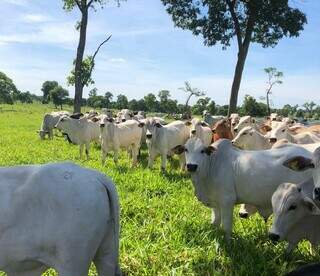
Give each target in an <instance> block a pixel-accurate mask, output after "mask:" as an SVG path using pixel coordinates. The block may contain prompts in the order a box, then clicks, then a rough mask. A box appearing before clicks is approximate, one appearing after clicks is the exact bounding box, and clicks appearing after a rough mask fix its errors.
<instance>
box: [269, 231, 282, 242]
mask: <svg viewBox="0 0 320 276" xmlns="http://www.w3.org/2000/svg"><path fill="white" fill-rule="evenodd" d="M269 239H270V240H272V241H273V242H277V241H279V239H280V236H279V235H278V234H275V233H269Z"/></svg>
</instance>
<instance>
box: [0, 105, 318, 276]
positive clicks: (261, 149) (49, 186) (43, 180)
mask: <svg viewBox="0 0 320 276" xmlns="http://www.w3.org/2000/svg"><path fill="white" fill-rule="evenodd" d="M55 128H56V129H58V130H60V131H61V132H62V134H63V135H64V136H65V137H66V140H67V141H69V142H70V143H73V144H76V145H79V147H80V158H82V155H83V150H84V147H85V151H86V156H87V158H89V150H90V144H91V143H93V142H95V143H99V144H100V145H101V160H102V164H104V163H105V159H106V157H107V154H108V153H109V152H113V158H114V162H115V163H116V164H117V162H118V158H119V151H120V149H124V150H126V151H127V152H128V154H129V156H130V158H132V166H133V167H135V166H136V165H137V162H138V156H139V152H140V147H141V146H142V145H144V144H145V145H146V147H147V150H148V167H150V168H152V166H153V163H154V160H155V158H156V157H157V156H160V157H161V169H162V170H166V163H167V158H168V157H171V156H173V155H178V156H179V161H180V168H181V170H185V169H186V170H187V171H188V172H189V173H190V175H191V179H192V183H193V186H194V190H195V195H196V197H197V198H198V200H199V201H200V202H202V203H203V204H204V205H205V206H207V207H209V208H211V209H212V223H213V224H214V225H215V226H221V227H222V229H223V230H224V232H225V235H226V239H227V240H228V239H230V236H231V233H232V225H233V210H234V207H235V206H236V205H238V204H241V207H240V211H239V215H240V217H242V218H248V217H249V216H250V215H252V214H254V213H255V212H258V213H259V214H260V215H261V216H262V217H263V218H264V219H265V221H267V220H268V218H269V217H270V215H271V214H273V223H272V227H271V229H270V232H269V237H270V239H271V240H272V241H274V242H277V241H282V240H285V241H287V242H288V247H287V252H288V253H289V252H291V251H292V250H293V249H294V248H295V247H296V246H297V244H298V243H299V242H300V241H301V240H303V239H306V240H308V241H310V243H311V245H312V247H315V246H317V245H318V244H319V243H320V209H319V206H320V125H313V126H309V127H308V126H305V125H303V124H300V123H296V122H295V121H294V120H292V119H290V118H282V117H281V116H279V115H277V114H271V116H270V117H268V118H266V119H265V120H264V121H260V122H257V121H256V120H255V119H254V118H252V117H251V116H244V117H240V116H239V115H238V114H231V116H230V117H229V118H224V117H221V116H212V115H210V114H208V112H205V113H204V114H203V118H202V120H201V119H198V118H193V119H192V120H186V121H173V122H170V123H167V122H166V121H165V120H163V119H162V118H160V117H146V116H145V114H144V112H138V113H137V114H134V113H132V112H131V111H129V110H127V109H124V110H121V111H120V112H119V113H118V114H117V115H116V116H115V117H113V114H112V113H111V112H110V111H108V110H102V112H101V114H98V113H97V112H95V111H90V112H88V113H86V114H82V113H81V114H72V115H71V114H69V113H68V112H53V113H50V114H45V116H44V118H43V122H42V125H41V128H40V131H39V135H40V138H41V139H45V137H46V135H48V137H49V138H50V139H52V138H53V130H54V129H55ZM0 174H1V175H2V176H3V177H2V178H1V179H0V184H1V185H0V195H1V200H0V206H1V207H3V208H0V222H1V223H0V233H1V235H0V248H2V249H5V250H4V251H3V250H0V269H1V270H4V271H6V272H7V273H8V275H10V274H12V275H39V274H41V272H43V271H45V270H46V269H47V268H48V267H53V268H55V269H56V270H57V271H58V272H59V274H60V275H71V276H73V275H80V276H81V275H87V273H88V269H89V266H90V263H91V261H93V262H94V263H95V265H96V267H97V270H98V273H99V275H119V274H120V268H119V264H118V257H119V201H118V196H117V192H116V189H115V186H114V184H113V182H112V181H111V180H110V179H108V178H106V177H105V176H104V175H103V174H101V173H99V172H97V171H93V170H89V169H85V168H82V167H80V166H77V165H74V164H72V163H55V164H46V165H33V166H18V167H10V168H1V169H0ZM92 214H94V216H93V215H92ZM57 222H59V223H58V225H59V227H58V228H57V226H56V225H55V224H57ZM19 227H20V228H21V229H25V230H24V233H23V235H19V234H17V233H18V229H19Z"/></svg>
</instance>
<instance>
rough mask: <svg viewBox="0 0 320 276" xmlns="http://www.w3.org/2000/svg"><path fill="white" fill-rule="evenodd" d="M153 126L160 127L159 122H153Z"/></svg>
mask: <svg viewBox="0 0 320 276" xmlns="http://www.w3.org/2000/svg"><path fill="white" fill-rule="evenodd" d="M154 126H156V127H159V128H160V127H162V125H161V124H160V123H155V124H154Z"/></svg>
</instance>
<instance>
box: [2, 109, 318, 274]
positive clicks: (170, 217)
mask: <svg viewBox="0 0 320 276" xmlns="http://www.w3.org/2000/svg"><path fill="white" fill-rule="evenodd" d="M51 110H52V107H51V106H47V105H36V104H33V105H14V106H12V107H11V106H10V107H8V106H3V108H2V112H0V165H1V166H13V165H18V164H34V163H47V162H56V161H64V160H71V161H73V162H75V163H78V164H80V165H82V166H84V167H90V168H94V169H97V170H99V171H102V172H104V173H105V174H107V175H109V176H110V177H111V178H112V179H113V181H114V182H115V183H116V187H117V190H118V193H119V196H120V204H121V243H120V244H121V252H120V264H121V268H122V271H123V272H124V275H162V276H164V275H251V276H252V275H283V274H284V273H285V272H288V271H290V270H292V269H294V268H296V267H297V266H300V265H302V264H305V263H308V262H315V261H316V260H318V259H319V255H316V256H312V255H310V253H309V244H308V243H303V244H300V246H299V248H298V249H296V250H295V251H294V253H293V254H292V255H291V256H290V257H286V256H285V253H284V251H285V245H286V244H285V243H280V244H278V245H273V244H272V243H271V242H270V241H269V240H268V237H267V230H268V227H269V225H270V220H269V222H268V224H267V225H266V224H265V223H264V221H263V220H262V219H261V218H260V217H259V216H257V215H255V216H254V217H252V218H251V219H249V220H241V219H239V217H238V214H237V210H236V211H235V212H234V234H233V238H232V241H231V243H230V244H226V243H225V242H224V239H223V235H222V234H221V232H220V231H219V230H217V229H215V228H213V227H212V226H211V223H210V217H211V212H210V210H209V209H208V208H206V207H204V206H203V205H201V204H200V203H199V202H198V201H197V199H196V198H195V196H194V193H193V186H192V183H191V180H190V177H189V176H188V174H187V173H185V172H180V170H179V169H178V162H177V160H174V161H173V162H169V166H168V170H167V173H161V172H160V170H159V166H160V164H159V160H158V161H157V162H156V164H155V168H154V169H153V170H149V169H148V168H147V167H146V166H147V152H146V150H145V149H144V150H143V151H142V156H141V158H140V162H139V165H138V167H137V168H135V169H132V168H131V163H130V161H129V158H128V157H127V155H126V154H125V153H123V154H121V157H120V162H119V166H118V167H115V165H114V163H113V160H112V158H111V157H108V158H107V162H106V164H105V165H104V166H102V165H101V158H100V149H99V148H98V147H97V146H93V147H92V149H91V152H90V154H91V159H90V160H89V161H85V160H79V151H78V147H77V146H73V145H69V144H68V143H67V142H66V141H65V140H64V139H63V138H62V137H54V140H52V141H48V140H45V141H41V140H40V139H39V137H38V134H37V133H36V130H38V129H39V127H40V124H41V120H42V117H43V114H44V113H45V112H49V111H51ZM0 111H1V110H0ZM93 215H94V214H93ZM56 227H57V228H58V227H59V225H57V226H56ZM0 275H4V274H1V272H0ZM46 275H56V274H55V272H54V271H52V270H50V271H48V272H46ZM89 275H96V272H95V269H94V267H93V266H92V269H91V270H90V274H89Z"/></svg>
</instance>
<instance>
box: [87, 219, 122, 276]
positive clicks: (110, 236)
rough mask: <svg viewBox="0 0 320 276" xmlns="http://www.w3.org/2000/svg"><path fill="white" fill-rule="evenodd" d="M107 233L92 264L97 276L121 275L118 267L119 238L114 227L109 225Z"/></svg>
mask: <svg viewBox="0 0 320 276" xmlns="http://www.w3.org/2000/svg"><path fill="white" fill-rule="evenodd" d="M107 229H109V231H108V232H107V234H106V235H105V237H104V238H103V240H102V242H101V244H100V246H99V248H98V250H97V253H96V255H95V257H94V259H93V262H94V264H95V266H96V268H97V271H98V275H99V276H108V275H119V276H120V275H121V271H120V266H119V242H118V241H117V240H116V239H119V236H118V235H116V234H115V231H114V226H112V225H110V224H109V227H107Z"/></svg>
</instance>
